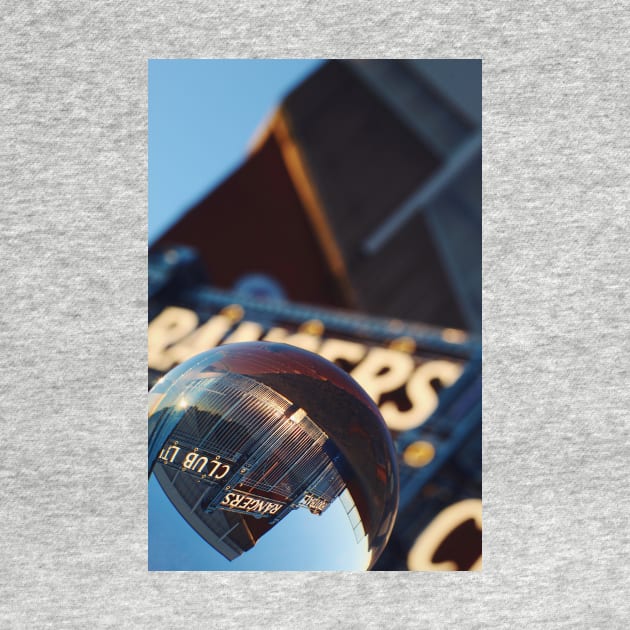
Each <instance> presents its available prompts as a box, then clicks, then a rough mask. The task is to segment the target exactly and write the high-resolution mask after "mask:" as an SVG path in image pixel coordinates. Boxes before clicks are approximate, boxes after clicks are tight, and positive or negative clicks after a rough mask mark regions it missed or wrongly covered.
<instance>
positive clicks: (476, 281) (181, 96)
mask: <svg viewBox="0 0 630 630" xmlns="http://www.w3.org/2000/svg"><path fill="white" fill-rule="evenodd" d="M149 244H150V251H149V322H150V324H149V385H151V384H152V383H153V382H155V380H156V379H157V378H159V377H160V376H161V375H162V374H163V373H164V372H165V371H167V370H168V369H170V368H171V367H173V366H174V365H175V364H177V363H179V362H181V361H183V360H185V359H186V358H187V357H188V356H191V355H192V354H195V353H197V352H200V351H202V350H205V349H208V348H210V347H213V346H215V345H219V344H221V343H225V342H233V341H246V340H254V339H263V340H276V341H278V340H280V341H285V342H287V343H293V344H294V345H298V346H300V347H304V348H306V349H309V350H311V351H315V352H319V353H320V354H322V355H323V356H326V358H328V359H329V360H332V361H334V362H335V363H337V364H338V365H339V366H340V367H342V368H343V369H345V370H347V371H348V372H350V373H351V374H352V375H353V376H354V377H355V379H356V380H357V381H359V383H361V385H363V387H364V388H365V389H366V391H368V393H369V394H370V395H371V396H372V397H373V398H374V399H375V401H376V402H377V403H378V404H379V406H380V408H381V412H382V413H383V416H384V417H385V420H386V423H387V424H388V427H389V428H390V430H391V432H392V437H393V438H394V441H395V444H396V449H397V452H398V454H399V464H400V467H401V482H402V487H401V504H400V511H399V517H398V520H397V524H396V528H395V531H394V535H393V536H392V539H391V541H390V544H389V546H388V548H387V549H386V551H385V553H384V554H383V556H382V558H381V560H380V561H379V564H378V565H377V566H376V568H377V569H385V570H405V569H415V570H470V569H479V568H480V567H481V352H480V338H479V334H480V330H481V61H480V60H351V61H342V60H334V61H322V60H152V61H150V63H149Z"/></svg>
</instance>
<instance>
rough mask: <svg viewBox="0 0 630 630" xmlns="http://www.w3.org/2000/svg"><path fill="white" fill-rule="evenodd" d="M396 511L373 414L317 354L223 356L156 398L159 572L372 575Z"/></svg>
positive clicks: (384, 440)
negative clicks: (353, 572) (362, 572)
mask: <svg viewBox="0 0 630 630" xmlns="http://www.w3.org/2000/svg"><path fill="white" fill-rule="evenodd" d="M397 507H398V469H397V466H396V458H395V453H394V447H393V444H392V440H391V437H390V434H389V431H388V430H387V428H386V426H385V423H384V422H383V419H382V418H381V415H380V413H379V410H378V407H377V406H376V405H375V404H374V402H373V401H372V400H371V399H370V398H369V396H368V395H367V394H366V393H365V392H364V391H363V390H362V389H361V387H360V386H359V385H358V384H357V383H356V382H355V381H354V380H353V379H352V378H351V377H350V376H348V375H347V374H346V373H345V372H344V371H343V370H341V369H340V368H338V367H337V366H335V365H334V364H332V363H330V362H329V361H327V360H326V359H323V358H321V357H319V356H318V355H316V354H313V353H311V352H307V351H305V350H301V349H299V348H295V347H293V346H288V345H285V344H277V343H269V342H251V343H249V342H248V343H236V344H231V345H225V346H220V347H218V348H215V349H213V350H210V351H208V352H204V353H203V354H200V355H197V356H196V357H193V358H192V359H189V360H188V361H186V362H184V363H182V364H181V365H179V366H177V367H176V368H174V369H173V370H171V371H170V372H169V373H168V374H166V375H165V376H164V377H163V378H162V379H161V380H160V381H159V382H158V383H157V384H156V385H155V386H154V387H153V389H152V390H151V391H150V392H149V568H150V569H153V570H361V569H369V568H370V567H371V566H372V565H373V564H374V563H375V562H376V560H377V558H378V556H379V555H380V553H381V552H382V550H383V548H384V547H385V545H386V544H387V541H388V539H389V535H390V533H391V530H392V527H393V525H394V519H395V516H396V510H397Z"/></svg>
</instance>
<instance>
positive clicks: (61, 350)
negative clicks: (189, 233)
mask: <svg viewBox="0 0 630 630" xmlns="http://www.w3.org/2000/svg"><path fill="white" fill-rule="evenodd" d="M526 7H527V10H525V8H526ZM2 13H3V20H2V26H1V31H2V32H1V33H0V49H1V51H2V65H1V69H0V73H1V77H2V78H1V83H2V91H1V94H2V97H1V101H0V107H1V112H2V132H1V142H0V155H1V157H0V182H1V190H2V198H1V204H0V212H1V213H2V240H1V247H2V276H3V283H2V285H3V306H2V309H1V312H2V326H1V328H0V342H1V344H2V346H1V347H2V354H1V355H0V365H1V369H2V396H1V401H0V403H1V404H0V413H1V415H2V421H3V423H2V443H1V448H0V453H1V458H0V459H1V470H2V489H3V500H2V507H3V517H2V519H1V521H0V535H1V536H2V571H1V577H0V580H1V584H2V592H1V593H0V626H1V627H3V628H13V627H15V628H26V627H29V628H31V627H32V628H43V627H54V628H84V627H91V626H94V627H99V628H100V627H109V626H117V627H134V628H135V627H140V628H151V627H159V628H170V627H175V628H184V627H186V628H187V627H195V628H196V627H204V626H212V627H218V628H242V627H248V624H249V627H253V628H263V627H267V628H295V627H299V628H315V627H318V628H366V627H367V628H386V627H392V628H416V627H419V628H424V627H430V628H443V627H445V626H449V625H453V626H455V627H465V628H469V627H470V628H474V627H482V626H486V625H487V626H491V627H506V628H507V627H552V628H563V627H567V628H568V627H571V628H573V627H576V626H577V627H592V626H594V627H602V628H603V627H606V628H608V627H617V628H621V627H626V626H627V623H628V617H629V614H628V613H629V609H628V598H627V596H625V597H624V590H625V591H627V589H628V586H629V584H628V581H629V580H628V567H627V564H628V551H629V550H628V546H629V544H628V531H627V529H628V503H629V499H628V493H627V472H626V471H627V461H628V459H627V455H626V453H627V447H628V441H629V440H628V438H629V428H628V406H629V405H628V403H629V397H630V394H629V390H628V387H627V382H628V361H627V355H628V350H629V347H628V346H629V344H628V334H627V330H628V276H629V271H630V270H629V265H628V252H627V243H628V241H627V233H626V213H627V210H628V170H629V167H628V157H629V156H628V146H629V144H630V140H629V138H630V136H629V134H628V129H627V121H628V110H629V100H628V87H629V84H628V70H629V67H628V50H627V37H628V32H629V27H630V19H629V14H628V4H627V3H624V2H606V3H594V2H585V1H578V2H570V3H569V2H564V3H547V2H540V1H536V2H532V3H528V4H523V3H522V2H504V3H496V4H495V3H489V2H477V3H470V2H461V1H460V2H458V3H444V2H436V3H432V4H429V3H426V2H422V3H417V4H414V3H411V2H396V1H393V2H388V3H376V2H374V3H367V2H356V1H355V2H338V1H335V2H332V1H329V0H322V1H320V2H319V3H309V2H293V3H288V2H279V1H277V0H267V1H266V2H259V1H256V2H248V3H245V2H242V3H226V2H220V1H215V2H201V1H197V2H189V3H184V2H173V1H172V0H166V1H164V2H161V3H151V2H113V1H106V2H99V3H93V6H89V5H88V4H85V3H78V2H65V3H54V2H46V1H40V2H37V3H33V2H5V3H4V6H3V10H2ZM192 56H194V57H213V56H224V57H230V56H243V57H250V56H287V57H297V56H313V57H315V56H324V57H325V56H328V57H332V56H337V57H350V56H354V57H380V56H386V57H480V56H481V57H483V59H484V156H485V157H484V162H485V166H484V335H485V339H484V345H485V391H484V403H485V411H484V429H485V437H484V449H485V450H484V453H485V459H484V503H485V512H484V549H485V557H484V569H483V573H481V574H474V575H473V574H461V573H460V574H430V573H424V574H403V573H389V574H365V575H362V574H268V575H261V574H241V575H239V574H149V573H148V572H147V570H146V564H147V558H146V516H145V501H146V477H145V467H146V459H145V444H146V431H145V383H146V299H145V296H146V214H147V213H146V193H147V173H146V167H147V163H146V162H147V157H146V155H147V151H146V136H147V134H146V129H147V86H146V60H147V58H149V57H192Z"/></svg>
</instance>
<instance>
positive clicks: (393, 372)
mask: <svg viewBox="0 0 630 630" xmlns="http://www.w3.org/2000/svg"><path fill="white" fill-rule="evenodd" d="M229 308H230V307H228V309H229ZM228 309H224V310H223V311H222V312H221V313H219V314H216V315H214V316H212V317H210V318H209V319H208V320H207V321H206V322H204V323H202V324H200V323H199V317H198V315H197V313H196V312H195V311H193V310H190V309H187V308H182V307H178V306H169V307H166V308H165V309H164V310H163V311H162V312H160V313H159V314H158V315H157V317H155V318H154V319H153V320H152V321H151V322H150V324H149V348H148V350H149V368H151V369H154V370H157V371H160V372H165V371H167V370H170V369H171V368H172V367H173V366H174V365H176V364H178V363H181V362H183V361H185V360H187V359H189V358H190V357H192V356H195V355H196V354H199V353H200V352H204V351H205V350H210V349H211V348H214V347H216V346H217V345H219V344H222V343H235V342H241V341H256V340H258V339H262V340H264V341H274V342H282V343H287V344H290V345H294V346H297V347H300V348H303V349H305V350H309V351H310V352H315V353H317V354H319V355H320V356H322V357H324V358H325V359H328V360H329V361H332V362H333V363H334V362H337V363H341V364H343V365H347V366H350V368H349V369H348V372H349V373H350V375H351V376H352V377H353V378H354V379H355V380H356V381H357V382H358V383H359V384H360V385H361V386H362V387H363V389H365V391H366V392H367V393H368V394H369V395H370V397H371V398H372V399H373V400H374V401H375V402H376V403H377V404H378V405H379V408H380V411H381V413H382V415H383V418H384V419H385V422H386V424H387V426H388V427H389V428H390V429H391V430H392V431H406V430H409V429H413V428H416V427H418V426H420V425H421V424H422V423H423V422H424V421H425V420H426V419H427V418H428V417H429V416H430V415H431V414H432V413H433V412H434V411H435V409H436V407H437V405H438V393H437V391H436V389H435V387H434V384H435V383H439V385H440V387H449V386H450V385H452V384H453V383H454V382H455V381H456V380H457V379H458V378H459V376H460V375H461V373H462V371H463V367H464V365H463V363H462V362H461V361H457V360H450V359H443V358H440V359H427V358H426V357H422V358H421V357H418V356H416V355H412V354H410V353H409V352H405V351H403V350H398V349H395V348H383V347H379V346H370V345H367V344H364V343H360V342H358V341H350V340H348V339H339V338H333V337H327V338H326V337H323V336H322V335H321V334H320V333H321V330H318V329H317V327H315V326H308V325H304V326H303V327H302V328H301V329H300V330H298V331H294V332H291V331H290V330H288V329H287V328H282V327H278V326H274V327H271V328H268V329H265V328H264V327H263V326H262V325H261V324H260V323H258V322H254V321H241V318H242V316H243V312H242V309H240V307H238V305H234V309H233V312H226V311H228ZM237 309H240V311H239V310H237ZM235 324H236V327H235ZM306 324H308V322H307V323H306Z"/></svg>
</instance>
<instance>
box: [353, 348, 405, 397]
mask: <svg viewBox="0 0 630 630" xmlns="http://www.w3.org/2000/svg"><path fill="white" fill-rule="evenodd" d="M413 366H414V363H413V359H412V358H411V357H410V356H409V355H408V354H403V353H402V352H397V351H396V350H388V349H386V348H372V349H371V350H370V351H369V352H368V354H367V356H366V357H365V360H364V361H362V362H361V363H359V365H357V366H356V367H355V368H354V370H352V372H350V374H351V376H352V377H353V378H355V379H356V381H357V382H358V383H359V385H361V387H363V389H365V391H366V392H367V393H368V394H369V395H370V397H371V398H372V400H374V401H375V402H376V403H378V401H379V399H380V397H381V395H382V394H384V393H386V392H391V391H394V390H396V389H398V388H399V387H401V386H402V385H404V384H405V383H406V382H407V379H408V378H409V375H410V374H411V372H412V370H413Z"/></svg>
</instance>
